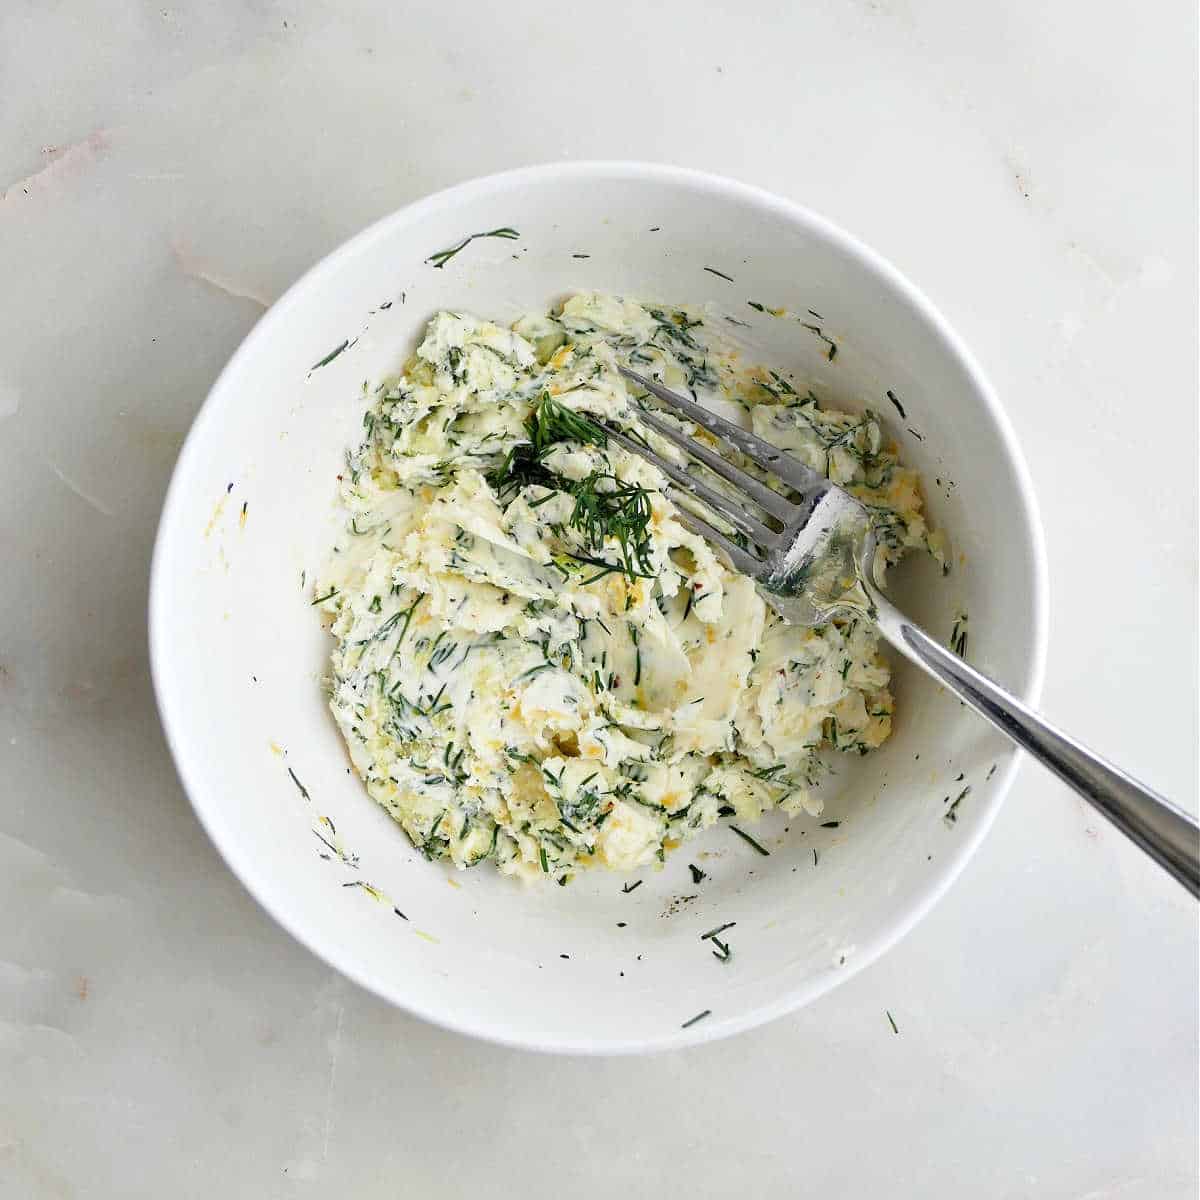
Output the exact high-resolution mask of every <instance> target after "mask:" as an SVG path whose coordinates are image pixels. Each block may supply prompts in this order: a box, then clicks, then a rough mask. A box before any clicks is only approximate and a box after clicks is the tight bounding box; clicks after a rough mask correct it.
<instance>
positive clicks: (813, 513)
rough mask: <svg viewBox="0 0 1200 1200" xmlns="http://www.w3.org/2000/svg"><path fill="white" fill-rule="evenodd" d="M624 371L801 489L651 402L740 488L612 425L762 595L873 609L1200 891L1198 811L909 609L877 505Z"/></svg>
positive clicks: (804, 604)
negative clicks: (728, 490) (885, 575)
mask: <svg viewBox="0 0 1200 1200" xmlns="http://www.w3.org/2000/svg"><path fill="white" fill-rule="evenodd" d="M621 374H622V375H623V376H624V377H625V378H626V379H627V380H629V381H630V382H631V383H634V384H636V385H637V386H638V387H639V388H641V389H642V390H643V391H645V392H647V393H649V394H650V395H652V396H654V397H655V398H657V399H658V400H660V401H661V402H662V403H663V404H665V405H668V406H669V407H670V408H671V409H673V410H675V412H677V413H678V414H680V415H681V416H683V417H684V418H686V419H687V420H688V421H691V422H693V423H694V424H696V425H699V426H700V427H701V428H703V429H707V430H708V431H709V433H712V434H714V435H715V436H716V437H717V438H719V439H720V440H721V441H722V442H724V443H726V444H727V445H728V446H730V447H732V448H733V449H734V450H737V451H739V452H740V453H741V454H743V455H744V456H745V457H746V458H747V459H749V460H750V461H751V462H753V463H755V464H756V465H757V466H758V467H760V468H761V469H762V470H763V471H764V472H766V473H767V474H768V475H773V476H775V477H776V478H777V479H779V480H780V481H781V482H782V483H783V484H784V485H786V487H787V488H788V489H790V490H791V492H792V493H793V496H791V497H789V496H785V495H783V494H781V493H780V492H778V491H776V490H775V489H773V488H770V487H768V486H767V485H766V484H764V483H762V482H760V481H759V480H758V479H755V478H754V477H753V476H752V475H750V474H748V473H747V472H745V471H743V470H741V469H740V468H739V467H737V466H735V465H734V464H733V463H731V462H730V461H729V460H728V459H727V458H726V457H725V456H724V455H722V454H720V453H718V452H717V451H715V450H713V449H711V448H710V447H709V446H706V445H704V444H703V443H701V442H699V441H697V440H696V439H694V438H692V437H689V436H688V435H687V434H684V433H682V432H681V431H680V430H679V429H677V428H676V427H675V426H674V425H672V424H671V423H669V422H668V421H664V420H663V419H662V417H660V416H658V415H657V414H656V413H655V412H654V411H653V410H651V409H650V408H649V407H643V408H642V409H641V411H640V412H639V419H640V420H641V422H642V423H643V424H644V425H646V426H647V427H648V428H650V429H652V430H653V431H654V432H655V433H657V434H659V435H661V436H662V437H664V438H666V439H667V440H668V441H670V442H672V443H673V444H674V445H676V446H678V447H679V448H680V449H681V450H683V451H685V452H686V453H687V454H689V455H690V456H691V457H692V458H694V459H696V460H697V461H698V462H700V463H702V464H703V465H704V466H705V467H707V468H708V469H709V470H710V471H712V472H713V473H714V474H716V475H718V476H719V477H720V478H721V479H724V480H725V481H726V482H727V483H730V484H732V485H733V486H734V487H735V488H736V489H737V490H738V491H739V492H740V493H741V497H740V498H738V499H731V498H730V497H729V496H728V495H725V494H723V493H722V492H720V491H718V490H717V489H716V488H713V487H710V486H709V485H708V484H707V483H705V482H703V481H702V480H700V479H697V478H696V476H695V475H694V474H692V473H691V472H690V471H688V470H686V469H684V468H683V467H681V466H678V465H677V464H675V463H673V462H669V461H668V460H667V459H665V458H663V457H662V456H661V455H660V454H656V453H655V452H654V451H653V450H652V449H651V448H650V447H649V446H648V445H646V444H644V443H642V442H639V441H638V440H636V439H635V438H632V437H630V436H628V435H627V434H625V433H622V432H620V431H618V430H614V429H612V428H611V427H610V428H608V429H607V431H606V432H607V433H608V435H609V436H610V437H611V438H612V439H613V440H614V441H615V442H617V444H618V445H620V446H622V447H623V448H624V449H626V450H628V451H630V452H631V453H633V454H637V455H640V456H641V457H642V458H644V459H646V460H647V461H649V462H651V463H653V464H654V465H655V466H656V467H657V468H658V469H659V470H660V471H662V473H663V474H664V475H666V476H667V478H668V479H670V480H671V481H672V483H674V484H675V485H676V487H677V488H678V489H679V490H678V491H676V490H674V489H672V490H671V491H670V493H669V494H670V495H671V496H672V498H673V499H674V500H675V501H676V502H677V507H678V508H679V515H680V520H681V521H682V522H683V523H684V524H686V525H687V526H688V527H689V528H691V529H692V530H693V531H694V532H696V533H698V534H700V535H701V536H702V537H704V538H705V539H707V540H708V541H709V542H711V543H712V544H713V545H714V546H716V547H718V548H719V549H720V550H722V551H724V553H725V554H726V555H727V556H728V558H729V560H730V562H731V563H732V564H733V566H734V567H735V568H736V569H737V570H738V571H740V572H741V573H742V574H744V575H747V576H749V577H750V578H751V579H753V580H754V581H755V582H756V583H757V585H758V588H759V591H760V593H761V594H762V597H763V599H764V600H765V601H766V602H767V603H768V604H769V605H770V606H771V607H772V608H773V609H775V611H776V612H778V613H779V615H780V616H782V617H783V618H784V620H785V621H788V622H789V623H791V624H794V625H820V624H824V623H826V622H828V621H829V620H830V619H831V618H832V617H834V616H836V615H837V614H838V613H841V612H850V611H854V612H857V613H860V614H862V615H865V616H867V617H869V618H870V620H872V621H873V622H874V623H875V625H876V626H877V627H878V629H879V632H880V633H881V634H882V635H883V637H884V638H886V639H887V641H888V642H890V643H891V645H893V646H894V647H895V648H896V649H897V650H898V651H899V652H900V653H901V654H903V655H904V656H905V657H906V658H908V659H909V660H911V661H912V662H914V663H916V665H917V666H919V667H921V668H922V669H923V670H925V671H927V672H928V673H929V674H930V675H932V676H933V677H934V678H935V679H936V680H937V681H938V682H939V683H941V684H944V685H945V686H946V687H947V688H949V689H950V690H951V691H952V692H954V693H955V695H957V696H958V698H959V699H960V700H962V701H963V702H964V703H965V704H968V705H970V706H971V707H972V708H973V709H974V710H975V711H976V712H977V713H979V714H980V715H981V716H983V717H985V718H987V720H989V721H990V722H991V723H992V724H993V725H995V726H996V728H997V729H999V730H1000V731H1001V733H1004V734H1006V735H1007V736H1008V737H1009V738H1011V739H1012V740H1013V741H1014V742H1016V743H1017V745H1018V746H1021V747H1022V748H1024V749H1025V750H1028V751H1029V753H1030V754H1032V755H1033V757H1034V758H1036V759H1038V760H1039V761H1040V762H1042V763H1043V764H1044V765H1045V766H1047V767H1049V768H1050V770H1051V771H1053V772H1054V774H1055V775H1057V776H1058V777H1059V778H1060V779H1061V780H1062V781H1063V782H1064V783H1066V784H1068V785H1069V786H1070V787H1072V788H1074V789H1075V791H1076V792H1078V793H1079V794H1080V795H1081V796H1082V797H1083V798H1084V799H1085V800H1087V801H1089V802H1090V803H1091V804H1093V805H1094V806H1095V807H1096V808H1097V809H1099V810H1100V812H1102V813H1103V814H1104V815H1105V816H1106V817H1107V818H1108V819H1109V820H1110V821H1111V822H1112V823H1113V824H1114V825H1115V826H1116V827H1117V828H1118V829H1120V830H1121V832H1122V833H1124V834H1125V835H1126V836H1127V837H1129V838H1130V839H1131V840H1132V841H1133V842H1135V843H1136V844H1137V845H1138V846H1140V847H1141V848H1142V849H1143V850H1144V851H1145V852H1146V853H1147V854H1149V855H1150V857H1151V858H1153V859H1154V860H1155V861H1156V862H1157V863H1158V864H1159V865H1160V866H1162V867H1163V868H1164V869H1165V870H1167V871H1168V872H1169V873H1170V874H1171V875H1173V876H1174V877H1175V878H1176V879H1177V880H1179V882H1180V883H1182V884H1183V886H1184V887H1186V888H1187V889H1188V890H1189V891H1190V892H1191V893H1192V895H1193V896H1197V895H1200V826H1198V825H1197V823H1196V821H1195V820H1194V819H1193V818H1192V817H1190V816H1189V815H1188V814H1187V813H1185V812H1184V811H1183V810H1182V809H1180V808H1177V807H1176V806H1175V805H1173V804H1171V803H1169V802H1168V801H1167V800H1165V799H1163V797H1161V796H1159V795H1158V794H1157V793H1155V792H1153V791H1152V790H1151V789H1150V788H1148V787H1146V786H1145V785H1144V784H1141V783H1138V782H1137V780H1135V779H1133V778H1131V777H1130V776H1129V775H1127V774H1125V772H1124V771H1121V770H1119V769H1118V768H1117V767H1115V766H1113V765H1112V764H1111V763H1108V762H1106V761H1105V760H1104V759H1102V758H1100V757H1099V756H1098V755H1096V754H1093V753H1092V752H1091V751H1089V750H1087V749H1085V748H1084V747H1083V746H1081V745H1080V744H1079V743H1078V742H1076V741H1075V740H1074V739H1073V738H1071V737H1068V736H1067V735H1066V734H1065V733H1063V732H1062V731H1061V730H1058V729H1056V728H1054V726H1052V725H1050V724H1049V723H1048V722H1046V721H1044V720H1042V718H1041V717H1039V716H1038V715H1037V714H1036V713H1035V712H1033V711H1032V710H1031V709H1030V708H1028V707H1027V706H1026V705H1024V704H1022V703H1021V701H1020V700H1018V699H1017V698H1016V697H1015V696H1013V695H1011V694H1010V693H1008V692H1006V691H1005V690H1004V688H1002V687H1000V685H999V684H997V683H995V682H993V681H992V680H991V679H988V678H987V676H986V675H983V674H981V673H980V672H979V671H976V670H975V669H974V668H972V667H970V666H968V665H967V664H966V663H965V662H963V660H962V659H961V658H959V657H958V655H956V654H954V653H951V652H950V651H949V650H947V649H945V648H944V647H942V646H940V645H938V643H937V642H935V641H934V640H933V639H932V638H931V637H929V635H928V634H926V633H925V632H924V631H922V630H921V629H919V628H918V627H917V626H916V625H914V624H913V623H912V621H910V620H909V619H908V618H907V617H906V616H905V615H904V614H903V613H902V612H900V610H899V609H898V608H896V607H895V605H893V604H892V603H891V601H889V600H888V599H887V597H886V596H884V594H883V593H882V592H881V591H880V589H879V587H878V585H877V584H876V582H875V578H874V570H873V563H874V559H875V550H876V541H875V534H874V531H873V529H872V525H871V519H870V516H869V514H868V512H867V510H866V508H865V507H864V506H863V505H862V504H861V503H860V502H859V501H858V500H857V499H856V498H855V497H853V496H851V495H850V493H849V492H847V491H845V490H844V489H842V488H840V487H838V486H837V485H836V484H834V483H831V482H830V481H829V480H828V479H826V478H825V477H824V476H823V475H819V474H818V473H817V472H815V471H813V470H811V469H810V468H809V467H807V466H805V465H804V464H803V463H801V462H799V461H798V460H797V459H795V458H793V457H792V456H791V455H789V454H786V453H784V452H783V451H782V450H779V449H778V448H777V447H775V446H772V445H771V444H770V443H768V442H765V441H763V439H762V438H760V437H757V436H756V435H755V434H753V433H751V432H749V431H748V430H746V429H743V428H742V427H741V426H739V425H735V424H733V422H731V421H727V420H725V419H724V418H723V417H720V416H718V415H717V414H716V413H713V412H710V411H709V410H708V409H706V408H704V407H702V406H701V405H699V404H697V403H696V402H695V401H693V400H689V399H688V398H687V397H686V396H681V395H679V394H678V393H676V392H673V391H671V390H670V389H668V388H665V387H663V386H662V385H661V384H660V383H657V382H655V381H654V380H653V379H647V378H645V377H644V376H642V375H639V374H638V373H637V372H635V371H630V370H627V369H626V368H624V367H622V368H621ZM689 498H690V499H691V501H693V502H695V501H699V502H700V503H701V504H702V505H704V506H705V507H707V508H708V509H710V510H711V511H712V512H713V513H716V514H717V515H718V516H719V517H720V518H721V519H722V520H724V521H725V522H727V523H728V525H729V526H731V527H732V528H733V529H735V530H737V531H738V532H739V533H741V534H742V535H743V536H744V538H745V539H746V540H745V543H744V544H739V543H738V542H737V541H734V540H733V539H732V538H731V537H729V536H727V535H726V534H725V533H722V532H721V531H720V530H719V529H716V528H715V527H714V526H713V525H711V524H710V523H709V522H708V521H706V520H705V519H704V518H703V517H701V516H699V515H698V514H697V513H696V512H695V511H694V507H693V506H685V505H687V501H688V499H689Z"/></svg>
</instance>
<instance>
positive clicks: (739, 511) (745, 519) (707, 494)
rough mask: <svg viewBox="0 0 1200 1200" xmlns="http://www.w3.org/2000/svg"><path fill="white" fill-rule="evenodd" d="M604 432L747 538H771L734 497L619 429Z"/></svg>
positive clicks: (763, 540) (761, 540)
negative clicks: (654, 467)
mask: <svg viewBox="0 0 1200 1200" xmlns="http://www.w3.org/2000/svg"><path fill="white" fill-rule="evenodd" d="M605 432H606V433H607V434H608V436H609V437H610V438H612V440H613V441H614V442H616V443H617V445H619V446H624V447H625V449H626V450H628V451H629V452H630V454H636V455H637V456H638V457H639V458H644V459H645V460H646V461H647V462H649V463H652V464H653V465H654V466H656V467H657V468H658V469H659V470H660V471H661V472H662V473H663V474H664V475H666V476H667V477H668V478H669V479H673V480H674V481H675V482H676V483H677V484H678V485H679V486H680V487H681V488H682V489H683V490H684V491H686V492H689V493H691V495H692V496H693V497H694V498H695V499H697V500H699V501H701V502H702V503H703V504H706V505H707V506H708V507H709V508H711V509H712V510H713V511H714V512H717V513H720V515H721V516H722V517H724V518H725V520H726V521H728V522H729V523H730V525H732V526H733V527H734V528H735V529H740V530H741V531H742V532H743V533H744V534H745V535H746V536H747V537H750V538H753V539H754V540H755V541H756V542H758V543H759V544H760V545H762V546H764V547H765V546H766V545H767V544H768V543H769V542H773V541H774V540H775V537H776V533H775V531H774V530H773V529H771V528H770V527H769V526H767V525H764V524H763V523H762V522H761V521H757V520H755V519H754V517H753V516H751V515H750V513H748V512H746V510H745V509H744V508H742V507H741V506H740V505H739V503H738V501H737V500H735V499H732V498H731V497H729V496H723V495H722V494H721V493H720V492H718V491H715V490H714V489H713V488H710V487H709V486H708V484H706V483H703V482H701V481H700V480H699V479H697V478H696V477H695V476H694V475H692V474H690V473H689V472H688V471H685V470H684V469H683V468H682V467H679V466H676V465H675V464H674V463H673V462H668V461H667V460H666V459H665V458H663V457H662V456H661V455H660V454H656V453H655V452H654V451H653V450H651V449H649V448H648V447H646V446H643V445H641V444H640V443H639V442H636V441H635V440H634V439H633V438H631V437H628V436H626V435H625V434H623V433H621V431H620V430H618V429H608V428H606V429H605ZM688 448H690V447H688ZM735 482H736V481H735Z"/></svg>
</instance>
